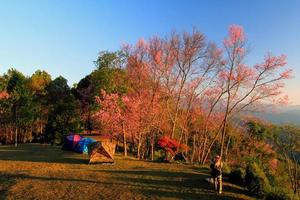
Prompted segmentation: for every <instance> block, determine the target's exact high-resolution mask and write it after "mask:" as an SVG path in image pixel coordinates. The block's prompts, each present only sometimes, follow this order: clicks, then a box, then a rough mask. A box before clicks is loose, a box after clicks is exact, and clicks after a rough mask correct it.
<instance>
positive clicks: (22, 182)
mask: <svg viewBox="0 0 300 200" xmlns="http://www.w3.org/2000/svg"><path fill="white" fill-rule="evenodd" d="M115 160H116V162H115V164H114V165H88V164H87V162H88V157H87V156H86V155H82V154H77V153H73V152H68V151H62V150H61V149H60V147H52V146H49V145H40V144H24V145H20V146H18V147H17V148H15V147H14V146H0V199H68V200H69V199H81V200H82V199H126V200H131V199H251V198H250V197H248V196H247V195H245V194H244V193H245V191H244V190H243V188H241V187H239V186H236V185H232V184H229V183H226V182H225V184H224V194H222V195H217V194H215V192H214V190H213V185H209V184H208V183H207V182H205V181H204V178H206V177H208V176H209V171H208V170H207V169H205V168H198V167H195V166H191V165H184V164H175V163H171V164H170V163H156V162H147V161H138V160H135V159H124V158H122V157H121V156H116V159H115Z"/></svg>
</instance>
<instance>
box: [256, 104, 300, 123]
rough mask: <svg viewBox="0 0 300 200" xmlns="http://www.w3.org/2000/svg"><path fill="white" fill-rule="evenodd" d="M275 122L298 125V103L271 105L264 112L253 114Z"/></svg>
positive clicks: (299, 113)
mask: <svg viewBox="0 0 300 200" xmlns="http://www.w3.org/2000/svg"><path fill="white" fill-rule="evenodd" d="M255 115H256V116H258V117H260V118H263V119H265V120H268V121H270V122H272V123H275V124H293V125H297V126H300V105H289V106H275V107H274V106H273V108H271V109H266V111H264V112H259V113H256V114H255Z"/></svg>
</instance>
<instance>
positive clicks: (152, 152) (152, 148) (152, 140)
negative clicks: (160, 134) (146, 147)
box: [151, 133, 154, 161]
mask: <svg viewBox="0 0 300 200" xmlns="http://www.w3.org/2000/svg"><path fill="white" fill-rule="evenodd" d="M151 160H152V161H153V160H154V133H152V138H151Z"/></svg>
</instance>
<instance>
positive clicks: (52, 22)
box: [0, 0, 300, 104]
mask: <svg viewBox="0 0 300 200" xmlns="http://www.w3.org/2000/svg"><path fill="white" fill-rule="evenodd" d="M230 24H239V25H242V26H243V27H244V29H245V31H246V33H247V37H248V41H249V45H250V48H251V54H250V55H249V57H248V61H249V63H256V62H259V61H261V60H262V59H263V56H264V54H265V53H266V52H272V53H274V54H281V53H283V54H286V55H288V62H289V65H290V66H291V68H293V70H294V75H295V78H294V79H293V80H291V81H288V82H287V87H286V91H287V93H288V94H289V96H290V99H291V102H292V103H293V104H300V92H299V91H300V90H299V86H300V79H299V77H300V66H299V64H300V56H299V55H300V51H299V48H300V1H298V0H249V1H242V0H223V1H222V0H215V1H212V0H211V1H209V0H207V1H201V0H198V1H188V0H182V1H179V0H177V1H176V0H173V1H171V0H164V1H159V0H149V1H137V0H126V1H125V0H119V1H113V0H110V1H108V0H107V1H104V0H102V1H101V0H98V1H94V0H89V1H84V0H72V1H71V0H51V1H50V0H49V1H47V0H36V1H33V0H31V1H30V0H26V1H24V0H19V1H16V0H2V1H1V4H0V27H1V29H0V73H4V72H6V71H7V69H9V68H11V67H14V68H16V69H18V70H20V71H22V72H23V73H25V74H26V75H30V74H32V73H33V72H34V71H36V70H37V69H43V70H46V71H47V72H49V73H50V74H51V75H52V77H53V78H55V77H56V76H58V75H62V76H64V77H65V78H67V79H68V80H69V84H70V85H72V84H73V83H76V82H78V81H79V80H80V79H81V78H83V77H84V76H85V75H87V74H89V73H90V72H91V71H92V70H93V69H94V64H93V61H94V60H95V59H96V57H97V54H98V53H99V52H100V51H102V50H117V49H118V48H119V47H120V45H121V44H122V43H134V42H136V41H137V40H138V39H139V38H145V39H147V38H148V37H150V36H153V35H162V36H165V35H166V34H168V33H169V32H171V31H172V30H174V29H176V30H177V31H183V30H187V31H189V30H191V29H192V28H193V27H196V28H198V29H199V30H200V31H202V32H203V33H204V34H205V35H206V36H207V39H208V40H211V41H215V42H217V43H219V44H221V42H222V40H223V38H224V37H225V36H226V33H227V28H228V26H229V25H230Z"/></svg>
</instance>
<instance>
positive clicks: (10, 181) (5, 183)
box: [0, 172, 18, 200]
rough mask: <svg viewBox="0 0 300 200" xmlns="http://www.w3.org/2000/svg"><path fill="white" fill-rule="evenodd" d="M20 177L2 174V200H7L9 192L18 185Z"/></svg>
mask: <svg viewBox="0 0 300 200" xmlns="http://www.w3.org/2000/svg"><path fill="white" fill-rule="evenodd" d="M17 178H18V176H15V175H11V174H5V173H2V172H0V200H4V199H6V196H7V193H8V190H9V188H10V187H11V186H13V185H14V184H15V183H16V179H17Z"/></svg>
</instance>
